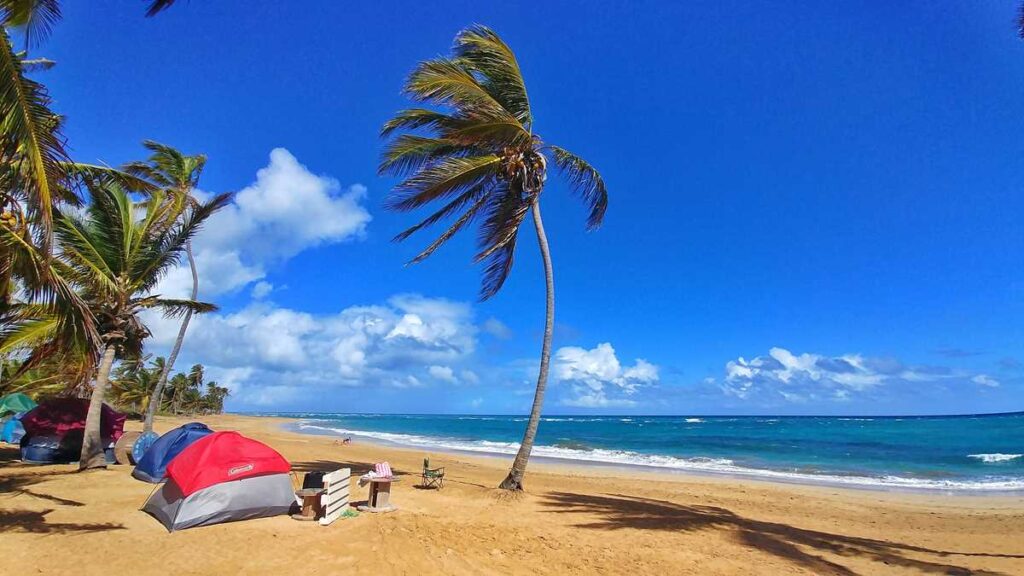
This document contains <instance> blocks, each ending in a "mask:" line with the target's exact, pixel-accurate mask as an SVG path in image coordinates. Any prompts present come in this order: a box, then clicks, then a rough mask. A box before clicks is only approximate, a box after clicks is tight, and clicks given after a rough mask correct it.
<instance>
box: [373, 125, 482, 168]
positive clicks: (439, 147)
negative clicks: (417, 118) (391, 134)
mask: <svg viewBox="0 0 1024 576" xmlns="http://www.w3.org/2000/svg"><path fill="white" fill-rule="evenodd" d="M472 151H473V150H472V149H471V148H466V147H464V146H459V145H457V144H454V143H452V142H450V141H448V140H443V139H439V138H428V137H426V136H417V135H415V134H402V135H400V136H398V137H397V138H395V139H393V140H391V141H390V142H388V144H387V145H386V146H385V147H384V151H383V152H382V154H381V160H380V165H379V166H378V168H377V173H378V174H381V175H384V174H395V175H398V176H402V175H406V174H409V173H411V172H414V171H416V170H419V169H420V168H422V167H423V166H424V165H425V164H427V163H429V162H431V161H432V160H435V159H437V158H443V157H445V156H464V155H466V154H469V153H472Z"/></svg>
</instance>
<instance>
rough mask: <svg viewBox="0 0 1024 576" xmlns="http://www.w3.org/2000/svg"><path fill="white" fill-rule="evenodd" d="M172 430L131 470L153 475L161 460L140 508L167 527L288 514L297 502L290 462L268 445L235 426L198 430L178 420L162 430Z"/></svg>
mask: <svg viewBox="0 0 1024 576" xmlns="http://www.w3.org/2000/svg"><path fill="white" fill-rule="evenodd" d="M186 426H188V425H186ZM172 433H173V434H174V436H172V437H171V438H168V440H167V442H164V437H161V438H160V439H159V440H158V441H157V442H156V443H154V444H153V446H152V447H151V448H150V450H149V451H147V452H146V454H145V455H143V457H142V460H141V461H140V466H141V465H142V464H144V463H145V464H146V466H147V468H145V469H144V470H142V471H141V472H140V473H139V474H138V475H135V477H136V478H139V476H140V475H145V476H147V477H150V478H153V477H156V476H157V475H159V474H160V469H159V466H161V465H163V466H164V468H165V470H166V482H164V483H163V484H161V485H160V486H159V487H158V488H157V489H156V490H154V491H153V493H152V494H151V495H150V496H149V499H148V500H146V503H145V505H143V507H142V509H143V510H144V511H146V512H148V513H149V514H151V515H153V517H154V518H156V519H157V520H159V521H160V523H161V524H163V525H164V526H165V527H166V528H167V530H169V531H174V530H181V529H184V528H192V527H195V526H206V525H209V524H217V523H220V522H231V521H235V520H247V519H250V518H263V517H266V516H277V515H279V514H288V513H289V512H290V511H291V509H292V508H293V507H294V506H295V505H296V503H295V494H294V492H293V491H292V482H291V475H290V473H291V464H289V463H288V461H287V460H285V459H284V457H283V456H281V455H280V454H279V453H277V451H275V450H274V449H273V448H271V447H269V446H267V445H266V444H263V443H261V442H257V441H256V440H253V439H251V438H246V437H245V436H242V435H241V434H239V433H238V432H209V430H208V429H207V433H203V431H202V430H201V429H199V428H198V427H193V428H190V429H185V426H183V427H182V428H179V429H176V430H172V431H171V432H168V433H167V434H165V435H164V436H169V435H171V434H172ZM182 444H185V445H184V446H183V447H181V448H180V449H179V448H177V447H179V446H181V445H182ZM157 449H159V453H157V454H154V455H153V459H152V462H149V461H147V459H148V458H149V457H150V454H151V452H154V451H155V450H157ZM175 449H178V450H179V451H178V452H177V453H176V455H175V454H171V452H173V451H174V450H175ZM136 470H138V468H137V469H136ZM133 474H134V473H133ZM143 479H145V478H143ZM147 481H150V480H147ZM157 481H159V480H157Z"/></svg>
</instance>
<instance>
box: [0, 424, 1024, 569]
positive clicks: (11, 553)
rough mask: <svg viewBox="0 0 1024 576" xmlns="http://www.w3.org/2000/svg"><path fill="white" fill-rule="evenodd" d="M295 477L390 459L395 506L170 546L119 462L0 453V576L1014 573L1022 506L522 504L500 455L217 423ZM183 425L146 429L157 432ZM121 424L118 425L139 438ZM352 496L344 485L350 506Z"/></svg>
mask: <svg viewBox="0 0 1024 576" xmlns="http://www.w3.org/2000/svg"><path fill="white" fill-rule="evenodd" d="M204 420H205V421H206V422H207V423H209V424H210V425H211V426H212V427H213V428H215V429H218V430H227V429H234V430H239V431H241V432H243V433H244V434H246V435H249V436H252V437H254V438H256V439H259V440H261V441H263V442H266V443H267V444H269V445H271V446H273V447H274V448H275V449H277V450H278V451H280V452H281V453H282V454H283V455H284V456H285V457H286V458H288V459H289V460H290V461H291V462H292V466H293V470H295V471H297V472H300V473H301V472H306V471H310V470H331V469H335V468H339V467H344V466H347V467H351V468H352V469H353V474H361V473H362V472H364V471H366V470H367V469H368V468H370V467H371V466H372V464H373V463H374V462H377V461H380V460H388V461H390V462H391V464H392V467H393V468H394V469H395V470H396V472H397V473H398V474H403V475H407V476H406V477H405V478H403V479H402V481H401V482H400V483H398V484H397V485H396V486H395V488H394V490H393V496H392V499H393V501H394V502H395V503H396V504H397V505H398V506H399V507H400V510H399V511H397V512H394V513H391V514H383V515H374V514H366V513H364V514H360V515H359V516H358V517H357V518H348V519H342V520H340V521H338V522H336V523H335V524H334V525H332V526H330V527H326V528H322V527H319V526H317V525H315V524H312V523H304V522H298V521H295V520H292V519H290V518H288V517H286V516H282V517H276V518H267V519H260V520H251V521H246V522H238V523H233V524H221V525H216V526H210V527H203V528H196V529H192V530H185V531H181V532H176V533H173V534H168V533H167V532H166V530H165V529H164V528H163V526H161V525H160V524H159V523H158V522H157V521H156V520H154V519H153V518H151V517H150V516H148V515H147V514H145V513H143V512H141V511H139V510H138V508H139V507H140V506H141V505H142V503H143V502H144V501H145V499H146V497H147V496H148V494H149V492H150V491H151V490H152V486H151V485H149V484H145V483H142V482H139V481H137V480H135V479H133V478H132V477H131V476H130V475H129V473H130V468H129V467H127V466H112V467H110V468H108V469H106V470H99V471H93V472H87V473H77V472H76V471H75V470H76V468H75V467H74V466H27V465H23V464H21V463H20V462H18V461H17V453H16V450H14V449H13V448H10V447H7V448H3V449H2V451H0V534H2V537H0V574H15V573H18V574H68V573H75V574H111V573H115V574H116V573H124V574H275V575H280V574H343V573H345V574H353V573H354V574H531V573H533V574H537V573H539V574H662V575H665V574H1024V540H1022V538H1021V533H1022V531H1024V498H1020V497H1009V496H963V495H942V494H918V493H897V492H881V491H867V490H850V489H835V488H825V487H812V486H794V485H775V484H769V483H764V482H756V481H745V480H735V479H728V478H721V479H719V478H704V477H689V476H682V475H678V474H659V473H653V472H652V473H634V472H630V471H624V470H617V469H605V468H596V467H572V466H566V465H564V464H547V463H534V464H532V465H531V469H530V473H529V475H528V477H527V483H528V484H527V487H528V491H527V493H525V494H523V495H521V496H511V495H509V494H508V493H505V492H502V491H500V490H497V489H495V488H494V486H496V485H497V483H498V482H499V481H500V480H501V478H502V477H503V476H504V474H505V472H506V470H507V469H506V466H507V463H506V462H505V461H504V460H501V459H496V458H488V457H473V456H463V455H453V454H444V453H436V454H431V455H430V456H431V462H432V464H434V465H437V466H445V467H446V468H447V472H448V480H447V483H446V485H445V488H444V489H443V490H441V491H436V490H420V489H417V488H416V487H415V485H416V484H417V483H418V476H417V475H418V473H419V469H420V467H421V463H422V459H423V457H424V456H425V454H424V453H423V452H422V451H414V450H405V449H399V448H394V447H384V446H379V445H374V444H368V443H365V442H362V441H359V440H357V441H355V442H354V443H352V444H349V445H341V444H339V443H337V442H336V441H335V439H333V438H331V437H327V436H310V435H302V434H298V433H293V432H290V431H287V430H285V429H284V428H283V424H285V423H286V421H285V420H283V419H276V418H258V417H246V416H233V415H226V416H216V417H209V418H205V419H204ZM181 422H183V420H182V421H178V420H174V419H169V418H161V419H159V421H158V423H157V430H158V431H161V432H162V431H165V430H168V429H170V428H172V427H174V426H176V425H178V424H179V423H181ZM139 427H140V424H139V423H137V422H132V423H130V424H129V426H128V428H129V429H138V428H139ZM365 498H366V493H365V489H364V488H355V489H354V492H353V499H354V501H356V502H358V501H359V500H363V499H365Z"/></svg>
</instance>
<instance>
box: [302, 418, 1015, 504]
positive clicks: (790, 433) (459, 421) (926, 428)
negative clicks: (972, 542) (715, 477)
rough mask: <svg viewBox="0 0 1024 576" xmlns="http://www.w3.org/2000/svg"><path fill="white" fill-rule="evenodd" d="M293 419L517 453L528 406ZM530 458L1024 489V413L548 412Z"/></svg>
mask: <svg viewBox="0 0 1024 576" xmlns="http://www.w3.org/2000/svg"><path fill="white" fill-rule="evenodd" d="M289 416H299V417H300V418H301V420H300V422H299V423H297V424H296V425H295V427H296V429H298V430H300V431H303V432H307V433H314V434H333V435H339V436H353V437H365V438H373V439H376V440H383V441H387V442H393V443H398V444H403V445H407V446H415V447H418V448H423V449H425V450H433V451H452V450H455V451H467V452H476V453H490V454H514V453H515V451H516V450H517V449H518V441H519V440H520V438H521V436H522V433H523V427H524V426H525V422H526V418H524V417H521V416H455V415H413V414H409V415H394V414H392V415H385V414H298V415H296V414H289ZM536 444H537V445H536V447H535V449H534V452H533V454H534V456H540V457H547V458H559V459H566V460H579V461H585V462H589V463H603V464H615V465H630V466H645V467H654V468H659V469H674V470H680V471H690V472H708V473H723V474H730V475H740V476H758V477H764V478H770V479H776V480H782V481H798V482H818V483H830V484H836V483H838V484H844V485H862V486H883V487H885V486H888V487H905V488H919V489H945V490H1007V491H1010V490H1012V491H1020V490H1024V456H1022V454H1024V412H1022V413H1014V414H1001V415H981V416H948V417H901V418H891V417H786V416H777V417H768V416H764V417H761V416H758V417H754V416H748V417H734V416H732V417H710V416H704V417H686V416H600V417H597V416H551V417H545V418H543V420H542V421H541V425H540V430H539V433H538V435H537V442H536Z"/></svg>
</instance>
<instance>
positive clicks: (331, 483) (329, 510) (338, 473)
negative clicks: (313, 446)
mask: <svg viewBox="0 0 1024 576" xmlns="http://www.w3.org/2000/svg"><path fill="white" fill-rule="evenodd" d="M351 474H352V470H351V469H350V468H342V469H341V470H335V471H334V472H331V473H330V474H324V476H323V483H324V494H323V496H321V506H322V507H323V511H324V515H323V517H322V518H320V525H321V526H330V525H331V522H334V521H335V520H337V519H338V518H341V516H342V515H343V514H345V513H346V512H348V496H349V494H348V492H349V488H348V482H349V476H351Z"/></svg>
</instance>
